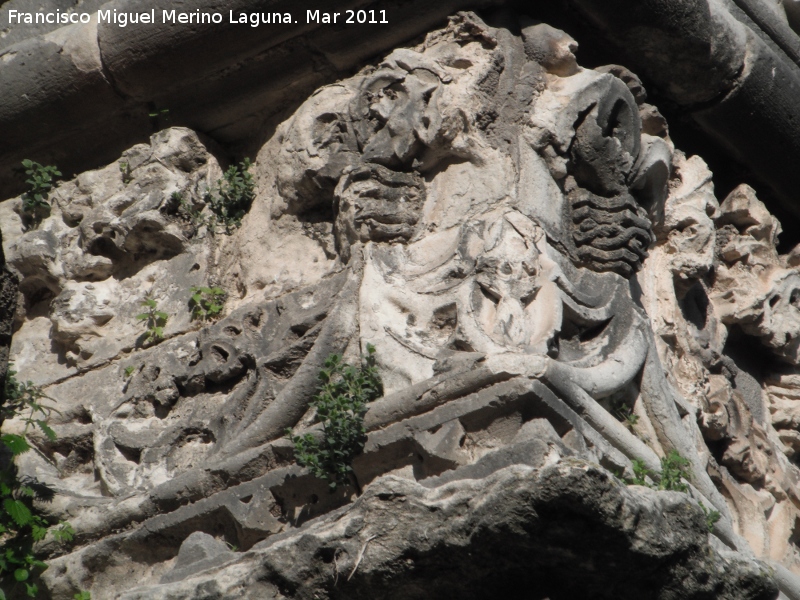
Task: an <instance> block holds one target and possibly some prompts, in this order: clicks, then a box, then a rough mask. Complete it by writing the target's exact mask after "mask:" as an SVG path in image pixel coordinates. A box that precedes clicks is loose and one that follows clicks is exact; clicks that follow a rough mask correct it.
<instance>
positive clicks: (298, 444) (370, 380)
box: [286, 344, 383, 490]
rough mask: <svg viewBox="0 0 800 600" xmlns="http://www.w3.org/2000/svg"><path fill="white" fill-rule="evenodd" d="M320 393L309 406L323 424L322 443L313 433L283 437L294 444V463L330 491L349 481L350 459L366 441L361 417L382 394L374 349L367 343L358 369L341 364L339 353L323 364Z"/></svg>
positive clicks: (289, 430)
mask: <svg viewBox="0 0 800 600" xmlns="http://www.w3.org/2000/svg"><path fill="white" fill-rule="evenodd" d="M319 380H320V387H319V392H318V393H317V395H316V396H314V399H313V401H312V402H311V406H313V407H314V408H315V409H316V411H317V419H318V420H319V421H320V422H321V423H322V431H323V435H322V440H318V439H317V438H316V437H314V436H313V435H312V434H310V433H307V434H306V435H304V436H299V435H292V430H291V429H287V430H286V434H287V435H288V437H289V439H290V440H291V441H292V443H293V444H294V456H295V460H297V464H299V465H300V466H302V467H307V468H308V469H309V471H311V473H312V474H313V475H314V476H316V477H319V478H320V479H325V480H327V481H328V482H329V485H330V487H331V490H335V489H336V488H337V487H338V486H339V485H347V484H348V483H351V482H352V473H353V468H352V466H351V465H352V462H353V459H354V458H355V457H356V456H357V455H358V454H360V453H361V452H362V450H363V449H364V443H365V442H366V439H367V431H366V429H365V428H364V414H365V413H366V412H367V404H368V403H369V402H372V401H373V400H375V399H376V398H379V397H380V396H382V395H383V384H382V382H381V378H380V375H379V374H378V369H377V367H376V366H375V347H374V346H373V345H372V344H367V355H366V356H364V357H362V360H361V366H360V367H354V366H352V365H349V364H347V363H344V362H342V359H341V357H340V356H339V355H338V354H333V355H331V356H329V357H328V359H327V360H326V361H325V368H323V369H322V370H321V371H320V372H319Z"/></svg>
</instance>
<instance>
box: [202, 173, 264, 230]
mask: <svg viewBox="0 0 800 600" xmlns="http://www.w3.org/2000/svg"><path fill="white" fill-rule="evenodd" d="M250 166H251V163H250V159H249V158H245V159H244V160H243V161H242V162H240V163H239V164H238V165H231V166H230V167H229V168H228V170H227V171H225V173H224V174H223V176H222V179H219V180H218V181H217V187H216V190H213V191H212V190H208V191H207V192H206V194H205V198H204V200H205V202H206V204H207V205H208V207H209V208H210V209H211V212H212V213H214V216H215V217H216V219H217V220H218V221H219V222H220V223H222V224H223V225H225V229H226V232H227V233H229V234H230V233H231V232H232V231H233V230H234V229H236V228H237V227H239V226H240V225H241V224H242V218H243V217H244V216H245V215H246V214H247V211H249V210H250V206H251V205H252V204H253V199H254V198H255V182H254V181H253V176H252V174H251V173H250Z"/></svg>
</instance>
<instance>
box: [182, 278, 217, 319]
mask: <svg viewBox="0 0 800 600" xmlns="http://www.w3.org/2000/svg"><path fill="white" fill-rule="evenodd" d="M191 292H192V297H191V298H189V308H191V310H192V320H193V321H194V320H198V321H211V320H213V319H216V318H217V317H218V316H219V314H220V313H221V312H222V308H223V306H224V305H225V290H223V289H222V288H221V287H198V286H193V287H192V288H191Z"/></svg>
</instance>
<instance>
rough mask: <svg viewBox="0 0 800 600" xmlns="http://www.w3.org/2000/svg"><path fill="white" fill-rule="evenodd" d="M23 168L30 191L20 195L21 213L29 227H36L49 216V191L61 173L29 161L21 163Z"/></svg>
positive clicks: (55, 168)
mask: <svg viewBox="0 0 800 600" xmlns="http://www.w3.org/2000/svg"><path fill="white" fill-rule="evenodd" d="M22 166H23V167H25V174H26V175H27V176H28V179H26V180H25V183H27V184H28V185H29V186H30V189H29V190H28V191H27V192H25V193H24V194H22V212H23V214H24V215H25V216H26V217H27V218H28V219H29V220H30V226H31V227H34V228H35V227H36V226H38V224H39V223H40V222H41V221H42V219H43V218H45V217H47V216H49V215H50V200H49V198H50V191H51V190H52V189H53V184H54V182H55V178H56V177H61V172H60V171H59V170H58V168H57V167H54V166H47V167H45V166H43V165H41V164H39V163H38V162H35V161H32V160H30V159H27V158H26V159H25V160H23V161H22Z"/></svg>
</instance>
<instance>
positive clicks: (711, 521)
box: [698, 502, 722, 533]
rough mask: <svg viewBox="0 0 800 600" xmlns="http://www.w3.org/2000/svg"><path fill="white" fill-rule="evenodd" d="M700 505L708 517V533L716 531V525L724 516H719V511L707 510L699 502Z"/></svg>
mask: <svg viewBox="0 0 800 600" xmlns="http://www.w3.org/2000/svg"><path fill="white" fill-rule="evenodd" d="M698 504H700V510H702V511H703V514H704V515H705V516H706V527H708V532H709V533H711V532H712V531H714V525H716V524H717V521H719V520H720V519H721V518H722V515H720V514H719V511H718V510H713V509H709V508H707V507H706V505H705V504H703V503H702V502H698Z"/></svg>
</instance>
